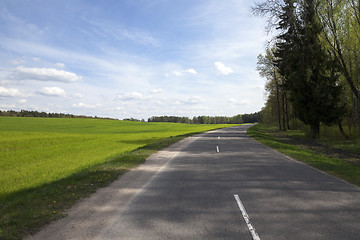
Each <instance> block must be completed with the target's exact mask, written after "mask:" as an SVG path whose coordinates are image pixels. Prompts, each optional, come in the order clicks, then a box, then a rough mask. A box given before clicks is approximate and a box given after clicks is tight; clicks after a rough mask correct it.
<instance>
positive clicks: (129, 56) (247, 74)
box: [0, 0, 268, 120]
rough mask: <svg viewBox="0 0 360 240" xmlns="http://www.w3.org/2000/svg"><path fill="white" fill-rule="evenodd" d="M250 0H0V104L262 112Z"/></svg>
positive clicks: (258, 32) (258, 37) (259, 32)
mask: <svg viewBox="0 0 360 240" xmlns="http://www.w3.org/2000/svg"><path fill="white" fill-rule="evenodd" d="M253 5H254V2H253V1H249V0H61V1H57V0H1V1H0V110H10V109H12V110H21V109H26V110H36V111H45V112H55V113H71V114H76V115H87V116H100V117H111V118H116V119H124V118H131V117H132V118H137V119H145V120H146V119H147V118H149V117H151V116H162V115H168V116H170V115H171V116H185V117H193V116H200V115H207V116H234V115H237V114H244V113H253V112H257V111H260V110H261V108H262V107H263V105H264V84H265V80H264V79H262V78H261V77H260V76H259V74H258V72H257V71H256V62H257V56H258V55H259V54H260V53H263V52H264V51H265V50H264V49H265V46H266V42H267V39H268V36H267V35H266V31H265V25H266V23H265V19H262V18H258V17H254V16H252V14H251V7H252V6H253Z"/></svg>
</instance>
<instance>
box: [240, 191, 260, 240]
mask: <svg viewBox="0 0 360 240" xmlns="http://www.w3.org/2000/svg"><path fill="white" fill-rule="evenodd" d="M234 198H235V200H236V202H237V204H238V206H239V208H240V211H241V213H242V215H243V218H244V220H245V222H246V224H247V226H248V228H249V231H250V233H251V236H252V239H253V240H261V239H260V237H259V235H258V234H257V233H256V231H255V228H254V227H253V225H252V224H251V222H250V218H249V215H248V214H247V212H246V210H245V207H244V205H243V204H242V202H241V200H240V198H239V196H238V195H234Z"/></svg>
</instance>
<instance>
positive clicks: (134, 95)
mask: <svg viewBox="0 0 360 240" xmlns="http://www.w3.org/2000/svg"><path fill="white" fill-rule="evenodd" d="M118 97H119V98H120V99H121V100H124V101H131V100H140V99H143V98H144V96H143V94H142V93H139V92H128V93H124V94H123V95H118Z"/></svg>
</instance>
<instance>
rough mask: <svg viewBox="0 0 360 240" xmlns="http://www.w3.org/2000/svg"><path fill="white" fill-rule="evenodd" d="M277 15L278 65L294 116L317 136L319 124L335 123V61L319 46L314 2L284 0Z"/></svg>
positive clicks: (337, 114) (337, 111) (339, 114)
mask: <svg viewBox="0 0 360 240" xmlns="http://www.w3.org/2000/svg"><path fill="white" fill-rule="evenodd" d="M284 2H285V5H284V7H283V14H282V15H281V16H280V22H279V29H281V30H282V31H283V33H282V34H280V35H279V37H278V40H279V43H278V51H277V54H276V56H277V57H278V59H279V60H278V63H277V64H278V66H279V69H280V73H281V74H282V75H283V76H284V77H285V86H286V88H287V89H288V90H289V91H290V93H291V94H290V95H291V102H292V105H293V107H294V111H295V114H296V116H297V117H298V118H299V119H300V120H301V121H302V122H304V123H305V124H308V125H310V127H311V133H312V137H313V138H315V137H317V136H318V135H319V129H320V123H324V124H327V125H330V124H333V123H337V122H338V121H339V120H340V119H341V117H342V115H343V110H342V106H340V105H339V103H340V102H341V101H340V94H341V86H339V85H338V74H337V72H336V70H337V67H336V64H335V61H332V60H331V59H330V56H329V55H327V54H326V52H325V50H324V48H323V46H322V45H321V42H320V39H319V36H320V33H321V31H322V29H321V24H320V22H319V19H318V17H317V14H316V8H317V5H316V1H315V0H300V1H294V0H285V1H284Z"/></svg>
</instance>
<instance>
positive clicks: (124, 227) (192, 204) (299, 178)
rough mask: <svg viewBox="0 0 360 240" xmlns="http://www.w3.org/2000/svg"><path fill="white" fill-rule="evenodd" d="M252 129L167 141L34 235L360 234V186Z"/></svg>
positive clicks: (347, 238)
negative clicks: (258, 138)
mask: <svg viewBox="0 0 360 240" xmlns="http://www.w3.org/2000/svg"><path fill="white" fill-rule="evenodd" d="M247 127H248V126H239V127H232V128H226V129H221V130H216V131H212V132H209V133H205V134H200V135H196V136H194V137H191V138H188V139H186V140H184V141H182V142H180V143H177V144H175V145H174V146H172V147H170V148H167V149H165V150H164V151H162V152H160V153H158V154H157V155H154V156H153V157H152V161H155V162H157V163H156V164H155V162H153V163H152V161H149V162H148V163H146V164H145V165H144V166H142V167H140V168H139V169H137V170H135V171H131V172H130V175H131V174H133V175H132V176H130V177H129V179H126V178H127V176H124V178H123V177H122V178H120V179H119V182H121V183H114V184H113V185H112V186H110V188H109V189H107V190H106V189H105V190H101V191H100V192H98V193H97V194H95V195H96V196H94V197H93V199H97V201H98V202H96V201H95V202H96V204H95V205H91V203H89V202H87V203H81V204H80V206H77V207H76V209H74V210H73V211H71V214H70V216H69V218H65V219H62V220H61V221H59V222H58V223H54V224H53V225H50V226H48V227H47V228H46V229H44V231H42V232H40V233H39V234H37V235H35V236H32V237H29V239H109V240H110V239H245V240H246V239H262V240H281V239H284V240H290V239H291V240H297V239H299V240H300V239H301V240H304V239H314V240H315V239H316V240H320V239H324V240H332V239H344V240H351V239H354V240H355V239H356V240H358V239H360V188H358V187H355V186H353V185H351V184H348V183H346V182H344V181H341V180H338V179H336V178H334V177H331V176H329V175H327V174H324V173H322V172H320V171H318V170H315V169H313V168H311V167H309V166H307V165H305V164H302V163H299V162H297V161H295V160H292V159H290V158H288V157H285V156H283V155H282V154H280V153H278V152H276V151H274V150H272V149H270V148H268V147H265V146H264V145H262V144H259V143H257V142H255V141H254V140H252V139H251V138H249V137H248V136H246V133H245V132H246V128H247ZM159 162H160V163H159ZM149 164H150V165H149ZM137 176H146V177H144V179H143V180H141V181H140V182H141V183H139V184H138V185H136V186H135V185H134V186H132V187H129V186H128V185H129V184H135V183H136V181H137V180H136V178H138V177H137ZM124 196H125V197H124ZM99 199H100V200H99ZM101 199H102V200H101ZM89 201H90V202H91V201H93V200H89ZM99 201H100V202H99ZM81 212H86V214H85V213H81Z"/></svg>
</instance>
